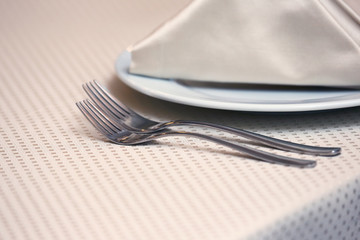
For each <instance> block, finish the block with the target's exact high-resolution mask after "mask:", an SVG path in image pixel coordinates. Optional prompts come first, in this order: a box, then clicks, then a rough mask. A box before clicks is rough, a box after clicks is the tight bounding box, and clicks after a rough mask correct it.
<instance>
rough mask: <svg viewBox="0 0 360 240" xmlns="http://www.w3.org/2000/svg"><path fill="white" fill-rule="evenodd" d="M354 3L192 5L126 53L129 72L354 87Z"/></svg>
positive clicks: (224, 1) (357, 35)
mask: <svg viewBox="0 0 360 240" xmlns="http://www.w3.org/2000/svg"><path fill="white" fill-rule="evenodd" d="M356 1H357V0H296V1H289V0H273V1H269V0H241V1H240V0H194V1H193V2H191V3H190V4H189V5H188V6H187V7H186V8H185V9H183V10H182V11H181V12H180V13H179V14H177V15H176V16H174V17H173V18H172V19H170V20H168V21H167V22H165V23H164V24H163V25H162V26H161V27H159V28H158V29H156V30H155V31H154V32H153V33H152V34H151V35H150V36H148V37H146V38H145V39H143V40H142V41H140V42H139V43H137V44H135V45H134V46H131V47H130V48H129V50H130V52H131V55H132V62H131V65H130V69H129V71H130V73H133V74H140V75H147V76H151V77H157V78H175V79H186V80H193V81H205V82H220V83H246V84H276V85H278V84H280V85H306V86H340V87H353V86H360V47H359V46H360V20H359V19H360V17H359V12H360V4H358V3H356Z"/></svg>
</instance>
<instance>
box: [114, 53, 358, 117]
mask: <svg viewBox="0 0 360 240" xmlns="http://www.w3.org/2000/svg"><path fill="white" fill-rule="evenodd" d="M130 62H131V52H129V51H127V50H125V51H123V52H122V53H121V54H120V55H119V56H118V58H117V59H116V62H115V70H116V73H117V76H118V77H119V79H120V80H121V81H122V82H124V83H125V84H126V85H128V86H129V87H131V88H132V89H135V90H137V91H138V92H141V93H143V94H145V95H148V96H151V97H154V98H158V99H161V100H166V101H169V102H174V103H179V104H185V105H189V106H195V107H204V108H210V109H221V110H232V111H248V112H305V111H319V110H332V109H341V108H348V107H356V106H359V105H360V90H358V91H357V90H356V89H355V90H351V92H349V93H348V94H347V96H352V95H358V98H350V99H340V100H333V101H320V102H306V103H304V102H302V103H267V104H265V103H259V102H253V103H241V102H226V101H221V100H219V99H209V98H203V96H202V95H201V94H198V93H196V92H193V91H191V93H190V92H187V91H186V90H185V91H182V93H184V94H185V95H175V96H174V95H172V94H170V93H168V92H166V91H161V90H159V89H152V88H148V87H144V86H142V85H140V84H136V83H135V81H134V79H135V80H136V79H139V78H140V79H149V80H150V81H151V80H153V81H154V80H157V81H166V84H167V85H169V87H177V88H178V87H180V86H181V85H178V84H177V85H175V83H174V81H167V79H160V78H152V77H147V76H141V75H133V74H130V73H129V72H128V68H129V66H130ZM130 75H131V78H129V76H130ZM168 80H170V79H168ZM162 83H164V82H162ZM184 89H186V88H183V90H184ZM179 90H180V89H179ZM269 91H272V90H269ZM344 91H345V90H344Z"/></svg>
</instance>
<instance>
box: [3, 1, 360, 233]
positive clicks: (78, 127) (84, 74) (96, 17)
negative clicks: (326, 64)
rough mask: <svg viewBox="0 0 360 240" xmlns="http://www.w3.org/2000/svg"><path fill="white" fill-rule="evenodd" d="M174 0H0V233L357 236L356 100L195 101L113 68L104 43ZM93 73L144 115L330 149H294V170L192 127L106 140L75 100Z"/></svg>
mask: <svg viewBox="0 0 360 240" xmlns="http://www.w3.org/2000/svg"><path fill="white" fill-rule="evenodd" d="M188 1H189V0H176V1H175V0H172V1H169V0H151V1H150V0H132V1H127V0H104V1H96V0H87V1H85V0H77V1H75V0H69V1H55V0H29V1H25V0H13V1H10V0H0V33H1V37H0V53H1V54H0V81H1V88H0V120H1V121H0V124H1V125H0V159H1V160H0V184H1V188H0V239H227V240H230V239H359V236H360V108H359V107H355V108H349V109H340V110H333V111H323V112H310V113H291V114H285V113H283V114H275V113H274V114H271V113H267V114H264V113H246V112H236V111H221V110H212V109H202V108H196V107H190V106H184V105H180V104H175V103H169V102H165V101H161V100H158V99H154V98H151V97H148V96H145V95H142V94H140V93H138V92H136V91H134V90H132V89H130V88H129V87H127V86H126V85H125V84H123V83H122V82H121V81H120V80H119V79H118V78H117V77H116V74H115V69H114V63H115V60H116V58H117V56H118V55H119V54H120V53H121V52H122V51H123V50H124V49H126V48H127V47H128V46H129V45H131V44H133V43H135V42H137V41H139V40H141V39H142V38H143V37H145V36H146V35H147V34H149V33H150V32H151V31H153V29H154V28H156V27H157V26H159V24H161V23H162V22H164V20H166V19H168V18H169V17H171V16H173V15H174V14H176V13H177V12H178V11H179V10H180V9H181V8H182V7H184V6H185V5H186V4H187V3H188ZM93 79H97V80H98V81H99V82H100V83H102V84H104V85H105V86H106V87H107V88H108V89H109V90H110V91H111V92H112V93H113V94H114V95H115V96H116V97H117V98H119V99H120V100H122V101H123V102H125V103H126V104H128V105H129V106H131V107H132V108H134V109H136V110H138V111H139V112H141V113H142V114H144V115H146V116H149V117H152V118H154V119H159V120H166V119H178V118H181V119H195V120H206V121H209V122H214V123H220V124H225V125H230V126H234V127H239V128H243V129H246V130H250V131H254V132H258V133H261V134H266V135H269V136H273V137H277V138H282V139H285V140H290V141H295V142H299V143H304V144H312V145H321V146H340V147H342V149H343V153H342V154H341V155H340V156H337V157H334V158H324V157H309V156H301V157H303V158H311V159H315V160H317V161H318V165H317V167H316V168H313V169H298V168H291V167H285V166H280V165H275V164H268V163H264V162H260V161H256V160H253V159H250V158H248V157H246V156H244V155H241V154H238V153H236V152H234V151H232V150H229V149H227V148H225V147H221V146H218V145H216V144H213V143H209V142H206V141H203V140H198V139H192V138H184V137H171V138H164V139H162V140H158V141H156V142H153V143H150V144H146V145H139V146H118V145H114V144H111V143H109V142H107V141H106V140H105V139H104V137H102V136H101V135H100V134H99V133H98V132H97V131H96V130H95V129H94V128H93V127H92V126H91V125H90V123H89V122H87V121H86V119H85V118H84V117H83V116H82V115H81V113H80V111H79V110H78V109H77V108H76V106H75V102H76V101H80V100H82V99H85V98H86V95H85V93H84V91H83V90H82V88H81V85H82V84H83V83H85V82H88V81H91V80H93ZM181 129H183V130H191V131H195V132H199V133H206V134H208V135H214V136H215V135H217V136H218V135H221V136H223V137H225V138H229V139H233V136H231V135H227V134H223V133H220V132H218V131H216V130H209V129H199V128H194V127H182V128H181ZM271 151H273V152H276V151H275V150H271ZM277 153H278V152H277ZM285 154H286V155H289V156H296V155H294V154H290V153H285Z"/></svg>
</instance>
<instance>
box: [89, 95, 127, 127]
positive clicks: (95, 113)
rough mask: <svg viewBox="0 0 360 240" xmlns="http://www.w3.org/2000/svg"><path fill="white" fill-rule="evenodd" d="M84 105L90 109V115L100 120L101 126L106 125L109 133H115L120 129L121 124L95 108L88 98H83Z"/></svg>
mask: <svg viewBox="0 0 360 240" xmlns="http://www.w3.org/2000/svg"><path fill="white" fill-rule="evenodd" d="M84 103H85V105H86V106H87V108H88V109H89V110H90V111H91V113H92V115H93V116H95V117H96V119H98V121H100V122H101V124H102V126H103V127H106V129H108V130H109V131H111V133H116V132H119V131H121V130H122V128H121V125H118V124H116V123H114V122H113V121H112V120H110V119H109V118H108V117H107V116H106V115H105V114H103V113H102V112H101V111H100V110H98V109H97V108H96V106H95V105H94V104H93V103H92V102H91V101H90V100H88V99H86V100H84Z"/></svg>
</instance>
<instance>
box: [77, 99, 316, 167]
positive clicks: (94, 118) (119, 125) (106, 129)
mask: <svg viewBox="0 0 360 240" xmlns="http://www.w3.org/2000/svg"><path fill="white" fill-rule="evenodd" d="M76 105H77V106H78V107H79V109H80V110H81V112H82V113H83V114H84V116H85V117H86V118H87V119H88V120H89V121H90V122H91V123H92V124H93V125H94V127H95V128H96V129H97V130H99V131H100V132H101V133H102V134H103V135H104V136H105V137H106V138H108V139H109V140H110V141H112V142H114V143H116V144H120V145H135V144H141V143H145V142H149V141H152V140H155V139H158V138H163V137H168V136H174V135H180V136H188V137H195V138H200V139H205V140H208V141H211V142H214V143H216V144H220V145H223V146H226V147H228V148H231V149H233V150H236V151H239V152H241V153H244V154H246V155H248V156H251V157H253V158H255V159H258V160H261V161H265V162H269V163H277V164H283V165H288V166H295V167H302V168H304V167H314V166H316V162H315V161H312V160H303V159H296V158H290V157H286V156H281V155H275V154H272V153H268V152H264V151H261V150H258V149H254V148H251V147H248V146H246V145H240V144H235V143H232V142H228V141H225V140H222V139H219V138H215V137H211V136H208V135H203V134H199V133H193V132H184V131H173V130H170V129H167V128H165V129H162V130H158V131H155V132H150V133H139V132H134V131H130V130H128V129H126V128H124V123H123V122H120V121H116V122H115V121H113V120H112V119H111V118H109V116H107V115H106V113H103V112H101V111H100V110H98V109H97V108H96V106H95V105H94V104H93V103H92V102H91V101H90V100H84V101H82V102H78V103H76Z"/></svg>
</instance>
